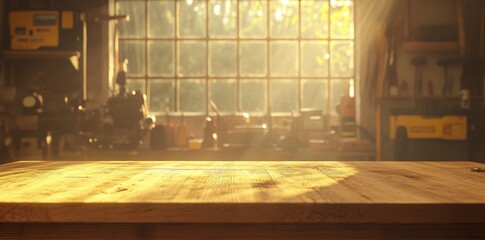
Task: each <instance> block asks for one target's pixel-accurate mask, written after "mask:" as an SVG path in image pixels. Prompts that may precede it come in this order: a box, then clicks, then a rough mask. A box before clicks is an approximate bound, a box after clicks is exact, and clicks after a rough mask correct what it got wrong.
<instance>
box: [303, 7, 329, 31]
mask: <svg viewBox="0 0 485 240" xmlns="http://www.w3.org/2000/svg"><path fill="white" fill-rule="evenodd" d="M328 8H329V5H328V1H321V0H305V1H301V36H302V37H303V38H328Z"/></svg>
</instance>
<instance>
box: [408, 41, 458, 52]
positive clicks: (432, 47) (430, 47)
mask: <svg viewBox="0 0 485 240" xmlns="http://www.w3.org/2000/svg"><path fill="white" fill-rule="evenodd" d="M402 49H403V50H404V51H407V52H458V51H459V50H460V44H459V43H458V42H417V41H408V42H404V43H403V44H402Z"/></svg>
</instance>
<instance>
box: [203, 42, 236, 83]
mask: <svg viewBox="0 0 485 240" xmlns="http://www.w3.org/2000/svg"><path fill="white" fill-rule="evenodd" d="M209 50H210V75H211V76H236V71H237V69H236V68H237V46H236V42H235V41H231V42H228V41H211V42H210V48H209Z"/></svg>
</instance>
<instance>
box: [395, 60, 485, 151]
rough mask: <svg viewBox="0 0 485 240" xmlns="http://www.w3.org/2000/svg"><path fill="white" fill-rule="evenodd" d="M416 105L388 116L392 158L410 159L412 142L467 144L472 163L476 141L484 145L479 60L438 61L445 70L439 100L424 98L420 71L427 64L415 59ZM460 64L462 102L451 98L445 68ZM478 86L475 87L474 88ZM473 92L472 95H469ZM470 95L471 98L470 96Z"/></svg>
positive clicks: (481, 64)
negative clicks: (454, 142) (392, 148)
mask: <svg viewBox="0 0 485 240" xmlns="http://www.w3.org/2000/svg"><path fill="white" fill-rule="evenodd" d="M412 63H413V64H414V65H415V67H416V79H415V96H414V97H415V102H416V105H415V107H414V108H411V109H393V110H391V116H390V139H391V140H394V158H395V159H396V160H410V159H409V152H408V151H409V149H408V145H409V143H410V141H415V140H445V141H466V142H467V143H468V158H470V160H473V158H474V157H473V156H474V150H475V145H476V143H477V142H485V107H484V106H483V103H482V102H481V101H482V100H483V98H482V97H483V91H482V90H478V89H480V87H482V88H483V83H482V81H483V78H484V76H485V74H484V71H485V70H484V68H485V62H484V61H483V60H479V59H444V60H441V61H439V62H438V64H439V65H440V66H442V67H443V69H444V86H443V93H442V95H443V97H442V98H423V97H422V95H421V89H422V85H423V83H422V76H421V74H422V72H421V68H422V66H423V65H425V64H426V62H425V61H424V60H423V59H421V58H415V59H413V60H412ZM452 64H463V73H462V79H461V80H462V81H461V88H462V89H463V90H461V95H462V96H461V100H458V99H457V100H454V99H453V98H451V94H452V86H451V81H450V79H449V76H448V71H449V70H448V68H449V66H450V65H452ZM475 85H478V86H475ZM472 91H473V93H472ZM471 95H473V99H472V96H471Z"/></svg>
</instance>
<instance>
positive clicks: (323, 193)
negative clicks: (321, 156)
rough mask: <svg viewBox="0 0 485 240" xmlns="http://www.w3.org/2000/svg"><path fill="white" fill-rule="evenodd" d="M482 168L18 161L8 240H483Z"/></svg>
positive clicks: (1, 176) (0, 177) (0, 209)
mask: <svg viewBox="0 0 485 240" xmlns="http://www.w3.org/2000/svg"><path fill="white" fill-rule="evenodd" d="M477 167H478V168H485V165H484V164H480V163H474V162H324V161H319V162H275V161H273V162H261V161H252V162H251V161H242V162H230V161H49V162H46V161H20V162H13V163H8V164H4V165H0V239H49V240H53V239H321V238H327V239H366V238H367V239H369V238H372V239H375V238H388V239H399V238H403V239H409V238H415V239H423V238H438V239H439V238H447V239H449V238H452V239H453V238H455V239H466V238H477V239H484V238H485V173H484V172H472V171H470V169H471V168H477Z"/></svg>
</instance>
